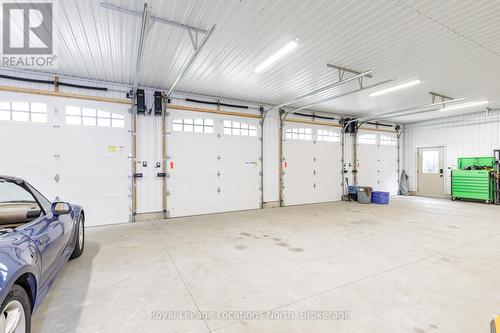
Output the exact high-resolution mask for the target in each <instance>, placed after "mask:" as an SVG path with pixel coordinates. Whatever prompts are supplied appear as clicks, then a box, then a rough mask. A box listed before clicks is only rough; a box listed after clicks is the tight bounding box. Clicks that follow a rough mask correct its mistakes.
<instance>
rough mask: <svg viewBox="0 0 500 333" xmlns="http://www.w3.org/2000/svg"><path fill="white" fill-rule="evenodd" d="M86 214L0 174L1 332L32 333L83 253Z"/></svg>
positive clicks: (17, 180)
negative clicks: (62, 276)
mask: <svg viewBox="0 0 500 333" xmlns="http://www.w3.org/2000/svg"><path fill="white" fill-rule="evenodd" d="M84 223H85V213H84V211H83V209H82V207H80V206H77V205H73V204H69V203H66V202H54V203H51V202H50V201H49V200H47V199H46V198H45V197H44V196H43V195H41V194H40V192H38V191H37V190H36V189H34V188H33V187H32V186H31V185H30V184H28V183H27V182H25V181H24V180H22V179H20V178H16V177H7V176H0V304H1V306H0V333H4V332H5V333H29V332H30V331H31V314H32V313H33V311H34V310H35V309H36V308H37V307H38V306H39V305H40V303H41V302H42V300H43V298H44V297H45V295H47V292H48V290H49V288H50V287H51V285H52V283H53V282H54V280H55V278H56V277H57V275H58V273H59V272H60V271H61V269H62V268H63V267H64V265H65V264H66V262H67V261H68V259H70V258H77V257H79V256H81V255H82V253H83V249H84V240H85V234H84Z"/></svg>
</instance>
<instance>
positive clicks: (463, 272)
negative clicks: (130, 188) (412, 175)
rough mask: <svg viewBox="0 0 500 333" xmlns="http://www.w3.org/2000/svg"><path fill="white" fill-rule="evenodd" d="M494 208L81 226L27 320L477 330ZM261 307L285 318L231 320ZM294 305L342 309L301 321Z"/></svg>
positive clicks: (494, 260)
mask: <svg viewBox="0 0 500 333" xmlns="http://www.w3.org/2000/svg"><path fill="white" fill-rule="evenodd" d="M499 213H500V207H498V206H490V205H484V204H476V203H465V202H451V201H448V200H438V199H424V198H415V197H413V198H392V202H391V204H390V205H389V206H377V205H361V204H357V203H346V202H338V203H329V204H318V205H309V206H298V207H289V208H285V209H266V210H259V211H246V212H236V213H226V214H217V215H210V216H198V217H189V218H179V219H173V220H168V221H153V222H141V223H135V224H125V225H116V226H108V227H96V228H89V229H88V230H87V243H86V246H87V248H86V252H85V253H84V255H83V256H82V257H81V258H79V259H77V260H74V261H71V262H69V263H68V265H67V267H66V268H65V270H64V272H63V273H62V274H61V276H60V277H59V279H58V281H57V282H56V283H55V285H54V286H53V288H52V290H51V291H50V293H49V295H48V297H47V299H45V301H44V303H43V305H42V306H41V308H40V309H39V310H38V311H37V313H36V314H35V316H34V322H33V326H34V328H33V332H35V333H36V332H48V333H49V332H50V333H55V332H65V333H67V332H92V333H96V332H208V331H212V332H221V333H226V332H273V333H274V332H287V333H288V332H322V333H323V332H356V333H359V332H370V333H376V332H380V333H382V332H383V333H388V332H398V333H399V332H411V333H431V332H454V333H459V332H464V333H465V332H467V333H471V332H489V321H490V319H491V318H492V316H493V315H496V314H500V218H499V216H500V214H499ZM269 310H273V312H270V313H269V314H270V315H273V316H280V315H281V316H284V317H288V318H291V316H295V318H296V319H294V320H271V319H253V320H238V318H236V319H234V318H235V316H236V315H238V313H236V312H235V311H254V312H247V313H245V315H246V316H249V315H255V314H256V313H257V314H259V311H269ZM152 311H159V313H160V315H164V316H169V317H171V316H175V318H179V317H178V316H179V314H178V313H177V314H173V313H172V311H191V312H193V313H194V314H198V313H199V312H198V311H202V313H203V314H204V315H206V316H213V315H215V314H216V313H217V312H216V311H218V314H219V315H224V316H229V315H231V316H233V317H232V318H230V319H226V318H223V319H208V320H202V319H183V320H177V319H166V320H158V319H155V320H153V319H151V312H152ZM211 311H214V312H211ZM304 311H311V312H309V313H310V314H311V315H315V314H316V312H314V311H325V312H322V313H321V314H322V315H330V316H335V315H342V314H345V313H344V312H338V311H346V312H347V315H348V316H350V318H349V319H344V320H338V319H337V320H334V319H330V320H318V319H316V320H301V319H300V315H302V314H304V313H305V312H304ZM334 311H337V312H334ZM184 314H185V313H184ZM239 318H241V317H239Z"/></svg>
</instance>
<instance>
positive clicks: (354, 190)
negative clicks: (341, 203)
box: [348, 186, 358, 194]
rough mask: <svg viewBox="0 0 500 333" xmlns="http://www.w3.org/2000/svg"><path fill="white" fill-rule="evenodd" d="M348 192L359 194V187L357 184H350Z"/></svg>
mask: <svg viewBox="0 0 500 333" xmlns="http://www.w3.org/2000/svg"><path fill="white" fill-rule="evenodd" d="M348 193H349V194H358V187H357V186H349V188H348Z"/></svg>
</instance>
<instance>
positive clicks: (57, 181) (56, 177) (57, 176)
mask: <svg viewBox="0 0 500 333" xmlns="http://www.w3.org/2000/svg"><path fill="white" fill-rule="evenodd" d="M54 180H55V181H56V183H59V181H60V180H61V177H60V176H59V174H57V175H56V176H55V177H54Z"/></svg>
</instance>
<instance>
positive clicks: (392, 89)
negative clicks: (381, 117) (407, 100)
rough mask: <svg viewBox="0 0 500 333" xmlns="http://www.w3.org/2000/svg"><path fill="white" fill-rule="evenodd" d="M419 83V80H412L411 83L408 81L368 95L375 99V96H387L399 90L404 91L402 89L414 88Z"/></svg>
mask: <svg viewBox="0 0 500 333" xmlns="http://www.w3.org/2000/svg"><path fill="white" fill-rule="evenodd" d="M420 82H421V81H420V80H413V81H409V82H406V83H402V84H398V85H397V86H392V87H389V88H386V89H382V90H379V91H375V92H372V93H371V94H370V97H375V96H379V95H383V94H387V93H390V92H393V91H396V90H401V89H404V88H408V87H412V86H415V85H417V84H419V83H420Z"/></svg>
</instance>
